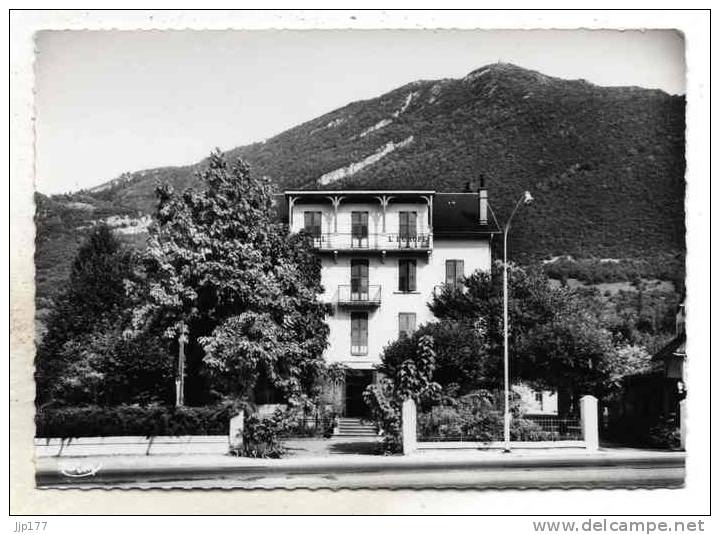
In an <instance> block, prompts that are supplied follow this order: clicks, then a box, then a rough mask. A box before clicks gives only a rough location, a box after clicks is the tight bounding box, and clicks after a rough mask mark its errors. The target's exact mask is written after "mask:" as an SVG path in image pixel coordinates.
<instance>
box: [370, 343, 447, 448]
mask: <svg viewBox="0 0 720 535" xmlns="http://www.w3.org/2000/svg"><path fill="white" fill-rule="evenodd" d="M434 346H435V342H434V340H433V339H432V337H431V336H427V335H425V336H421V337H419V339H418V340H417V344H416V345H415V347H414V351H413V352H412V353H410V354H408V355H407V356H406V358H405V359H404V360H403V361H402V362H398V361H393V360H386V359H385V356H384V354H383V358H382V364H381V366H380V367H379V371H380V372H381V373H382V374H383V378H382V379H381V380H380V381H379V383H378V384H374V385H370V386H368V387H367V388H366V389H365V392H363V400H364V401H365V403H366V404H367V405H368V407H370V414H371V415H372V417H373V419H374V420H375V422H376V423H377V424H378V427H379V428H380V429H381V430H382V432H383V445H384V447H385V449H387V450H388V451H398V450H400V449H401V446H402V425H401V419H400V414H401V411H402V404H403V402H404V401H405V400H406V399H413V400H414V401H415V402H416V403H422V402H423V401H430V400H432V399H437V398H438V397H439V395H440V385H438V384H437V383H436V382H435V381H433V380H432V377H433V373H434V371H435V349H434Z"/></svg>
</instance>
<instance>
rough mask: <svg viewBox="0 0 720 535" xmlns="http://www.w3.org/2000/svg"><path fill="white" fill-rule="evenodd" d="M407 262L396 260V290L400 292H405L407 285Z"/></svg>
mask: <svg viewBox="0 0 720 535" xmlns="http://www.w3.org/2000/svg"><path fill="white" fill-rule="evenodd" d="M407 280H408V279H407V263H406V261H405V260H400V261H399V262H398V290H399V291H401V292H406V291H407V288H408V285H407Z"/></svg>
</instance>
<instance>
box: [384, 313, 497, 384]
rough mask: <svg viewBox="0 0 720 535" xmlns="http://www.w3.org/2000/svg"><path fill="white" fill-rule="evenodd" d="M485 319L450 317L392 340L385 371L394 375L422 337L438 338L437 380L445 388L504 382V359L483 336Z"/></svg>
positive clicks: (386, 356)
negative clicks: (492, 351) (492, 352)
mask: <svg viewBox="0 0 720 535" xmlns="http://www.w3.org/2000/svg"><path fill="white" fill-rule="evenodd" d="M482 329H483V322H481V321H475V320H474V318H472V317H471V318H468V319H462V320H460V319H454V318H446V319H443V320H442V321H437V322H431V323H427V324H425V325H421V326H420V327H419V328H418V329H417V330H416V331H415V332H414V333H413V334H412V336H409V337H406V338H402V339H399V340H397V341H395V342H393V343H391V344H389V345H388V346H387V347H386V348H385V350H384V352H383V359H382V362H383V364H382V371H383V373H386V374H389V375H394V374H395V373H396V372H397V370H398V369H399V367H400V366H401V365H402V363H403V362H404V361H405V360H406V359H407V358H408V357H409V356H411V355H413V354H415V351H416V350H417V346H418V343H419V340H420V338H422V337H424V336H430V337H432V339H433V340H434V342H435V343H434V348H435V369H434V372H433V380H434V381H436V382H437V383H439V384H440V385H442V387H443V390H444V391H446V392H447V391H452V392H453V393H454V394H457V395H463V394H467V393H469V392H472V391H475V390H477V389H478V388H485V389H494V388H498V387H499V386H500V379H501V377H502V371H501V366H502V361H501V360H500V359H499V358H498V355H497V354H494V355H493V354H490V352H489V351H488V349H489V346H488V344H487V338H486V337H484V336H482Z"/></svg>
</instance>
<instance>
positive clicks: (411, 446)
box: [401, 399, 417, 455]
mask: <svg viewBox="0 0 720 535" xmlns="http://www.w3.org/2000/svg"><path fill="white" fill-rule="evenodd" d="M401 418H402V441H403V455H412V454H413V453H415V452H416V451H417V409H416V407H415V401H413V400H412V399H406V400H405V401H403V404H402V415H401Z"/></svg>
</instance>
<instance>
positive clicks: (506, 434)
mask: <svg viewBox="0 0 720 535" xmlns="http://www.w3.org/2000/svg"><path fill="white" fill-rule="evenodd" d="M532 201H533V198H532V195H530V192H529V191H526V192H525V193H523V196H522V197H520V198H519V199H518V201H517V202H516V203H515V208H513V211H512V213H511V214H510V217H509V218H508V220H507V223H505V232H504V234H503V331H504V333H503V334H504V341H505V343H504V344H503V369H504V375H505V379H504V383H505V418H504V423H505V426H504V430H503V438H504V439H505V452H506V453H508V452H509V451H510V358H509V357H508V284H507V278H508V277H507V265H508V264H507V243H508V231H509V230H510V223H511V221H512V218H513V217H514V216H515V212H517V210H518V208H520V205H521V204H530V203H531V202H532Z"/></svg>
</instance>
